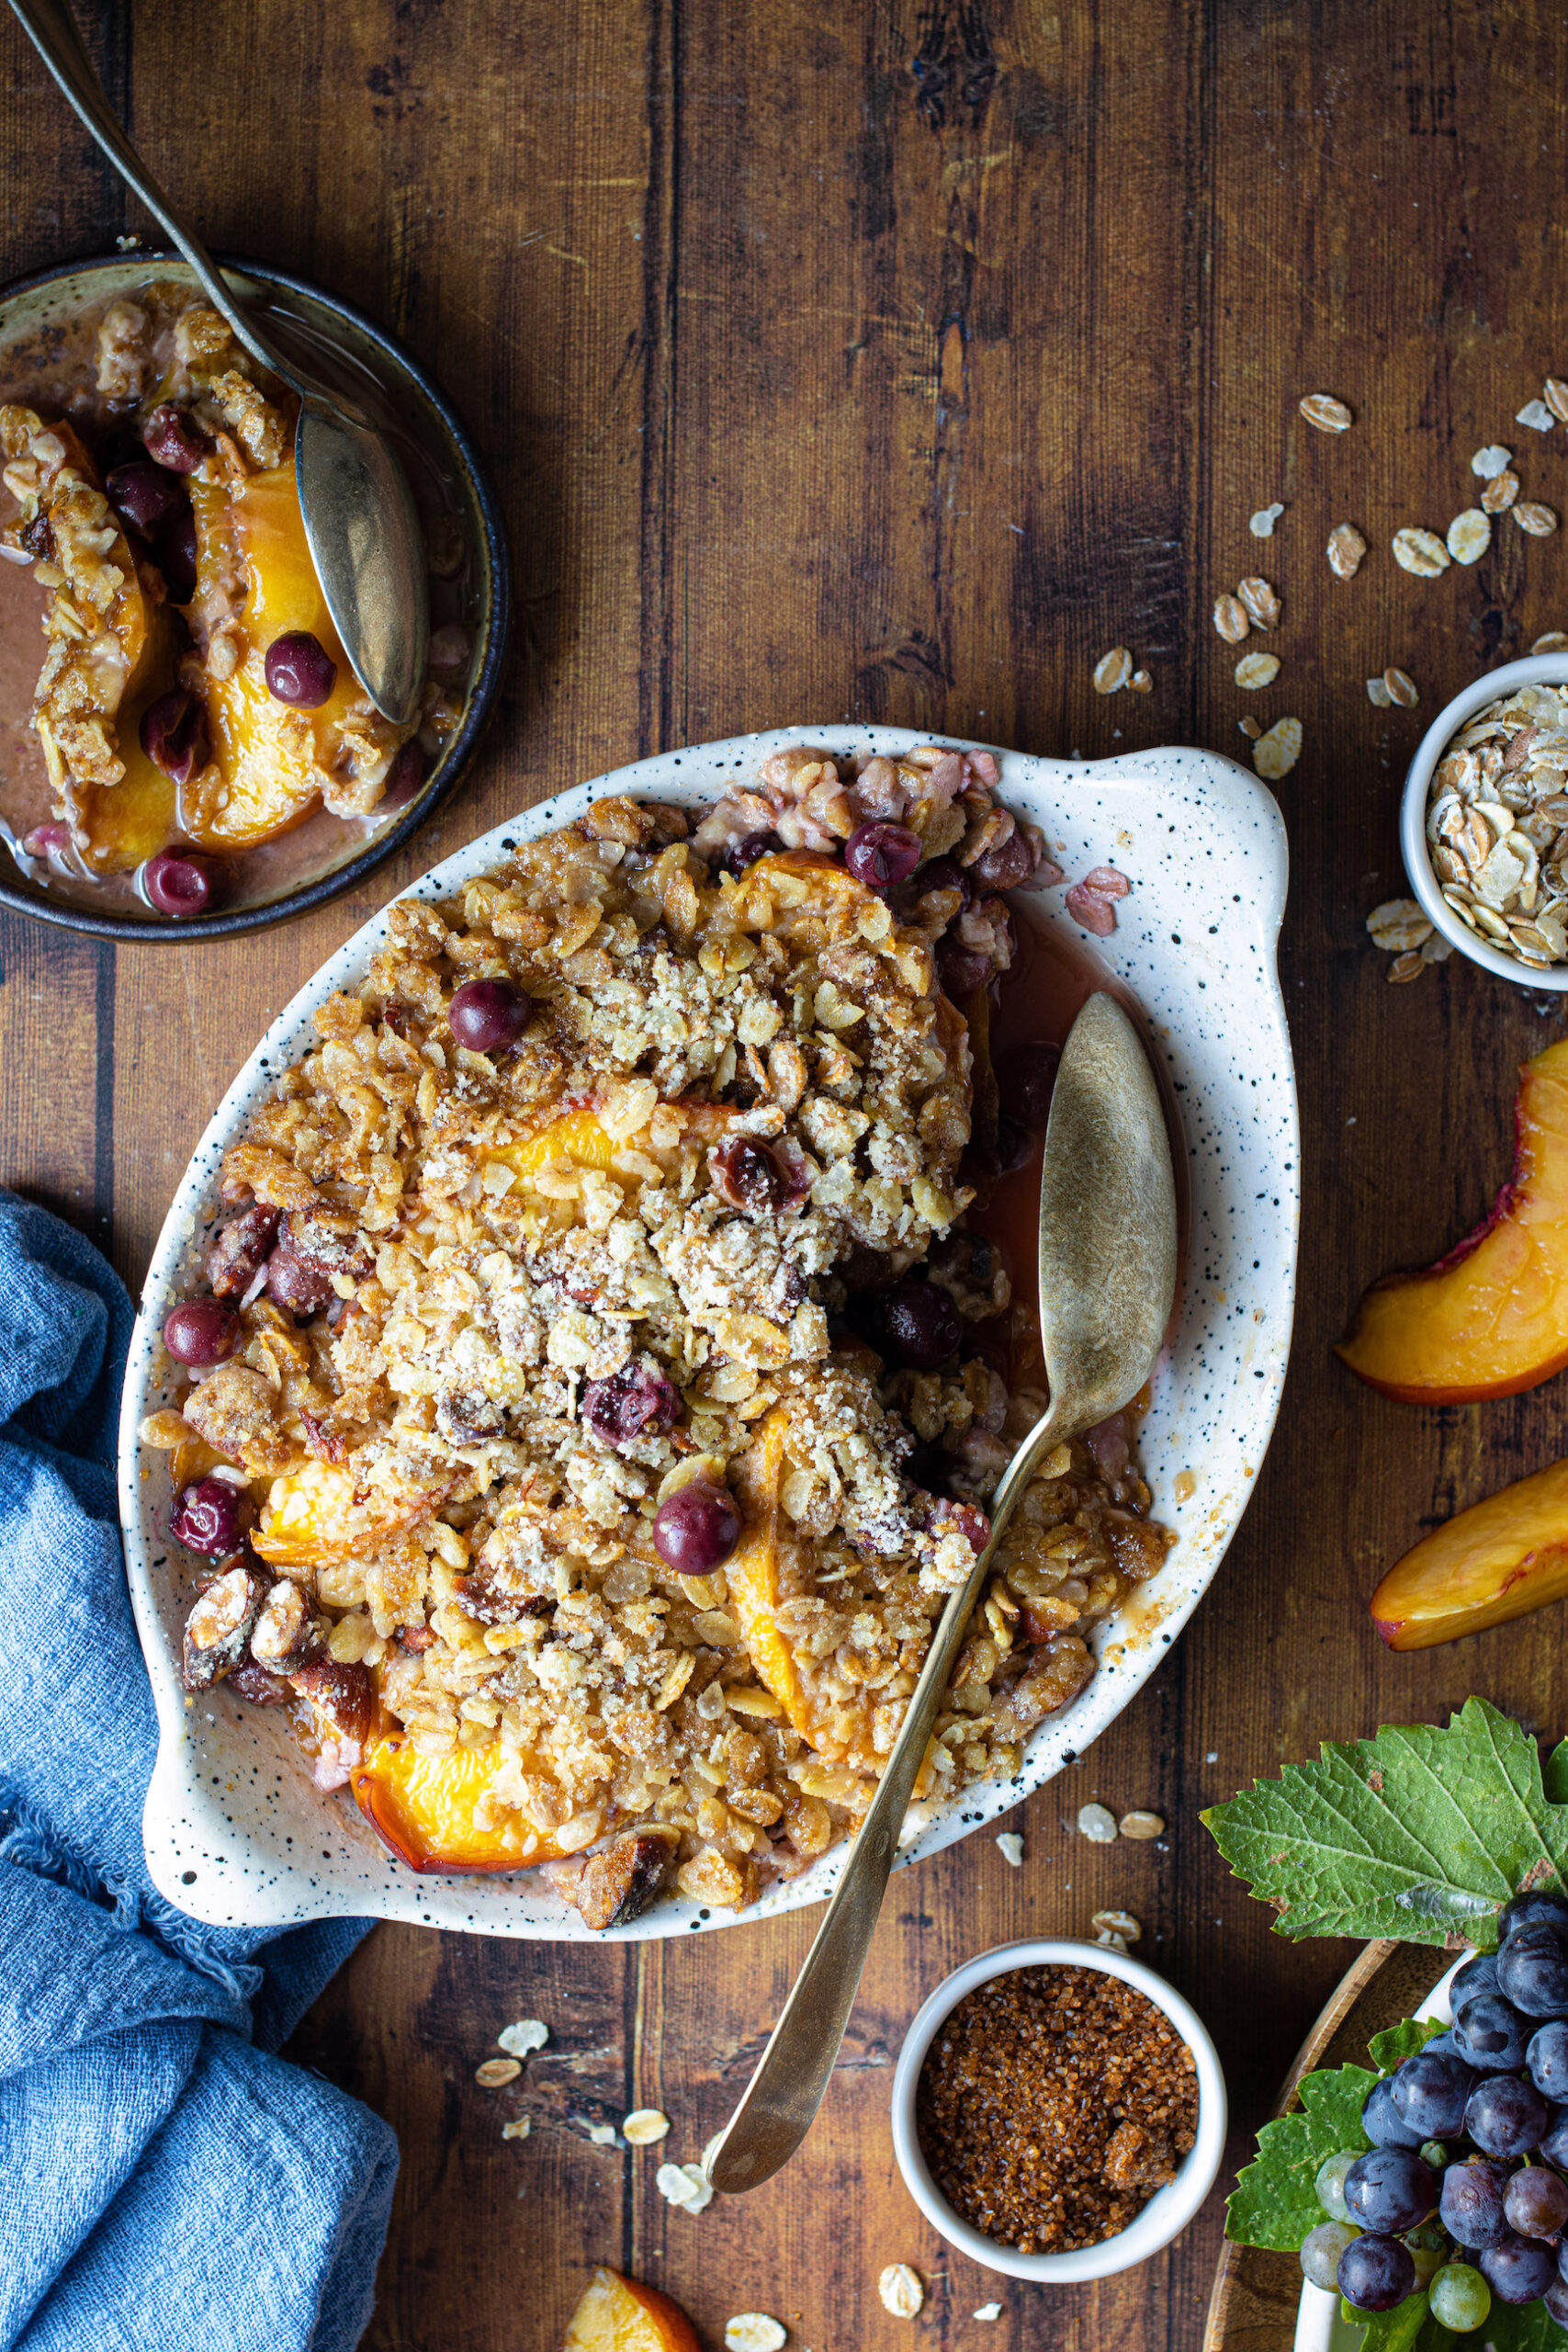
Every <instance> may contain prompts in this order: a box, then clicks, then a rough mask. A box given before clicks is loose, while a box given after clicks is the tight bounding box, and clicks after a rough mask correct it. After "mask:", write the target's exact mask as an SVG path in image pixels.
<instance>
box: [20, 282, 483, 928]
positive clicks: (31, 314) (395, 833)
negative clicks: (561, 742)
mask: <svg viewBox="0 0 1568 2352" xmlns="http://www.w3.org/2000/svg"><path fill="white" fill-rule="evenodd" d="M220 263H221V266H222V268H223V270H224V273H225V275H226V276H227V277H229V278H230V279H231V282H232V284H233V286H234V288H235V290H236V292H238V293H240V294H242V295H244V296H246V297H248V299H249V300H251V301H252V302H253V303H254V305H255V306H256V307H257V308H258V310H262V311H265V315H266V322H267V324H268V326H269V328H271V329H272V331H273V332H274V333H275V334H276V335H277V337H278V339H279V341H280V342H282V343H283V344H284V345H286V346H287V345H288V344H289V343H290V342H292V343H294V344H295V345H297V346H298V348H299V353H300V356H301V357H302V358H303V357H305V356H310V357H311V358H312V359H313V360H315V361H316V363H317V364H318V365H320V364H321V360H322V358H323V356H325V357H326V359H327V361H328V364H329V365H331V366H332V367H333V368H335V369H336V370H337V371H338V372H339V373H340V374H341V376H342V378H343V380H344V383H345V386H351V387H352V388H353V389H355V390H356V391H357V393H358V395H359V397H360V398H361V399H362V400H364V401H366V402H367V405H368V406H371V407H372V408H373V409H378V410H379V413H380V416H381V417H383V418H385V419H386V420H387V421H388V423H389V424H390V425H391V427H392V431H393V434H394V437H395V438H396V439H397V440H398V441H399V442H400V455H401V456H402V458H403V459H404V464H405V468H406V469H407V471H408V473H409V475H410V480H411V483H412V488H413V491H414V494H415V499H416V502H417V503H419V505H420V508H421V514H422V519H424V520H425V521H426V523H427V529H428V527H429V526H430V525H431V524H432V523H433V521H434V520H435V519H436V518H440V519H441V520H442V522H443V523H444V526H445V535H446V537H448V538H449V540H450V542H451V546H452V547H453V548H457V546H458V545H459V544H460V547H461V550H462V552H461V561H460V569H459V571H457V574H456V575H455V578H456V583H457V584H456V586H452V585H448V588H447V590H446V594H448V595H449V596H456V597H458V598H459V599H460V603H461V613H460V618H461V621H462V625H463V626H464V627H465V628H467V629H468V634H469V636H470V637H471V639H472V640H473V656H472V660H471V662H470V664H469V670H468V683H467V685H466V687H465V688H464V690H463V697H462V707H461V716H460V718H459V721H458V724H457V729H455V731H454V732H453V734H452V736H451V737H450V738H449V740H448V741H447V742H446V746H445V747H444V749H443V751H442V753H441V756H440V758H439V759H438V760H437V761H436V762H435V763H434V766H433V768H432V769H431V772H430V774H429V775H428V776H427V777H426V778H425V780H424V783H423V786H421V787H420V790H419V793H418V794H417V796H416V797H415V798H414V799H412V801H410V802H409V804H408V806H407V807H406V808H405V809H402V810H401V811H400V812H391V813H389V815H388V817H387V819H386V820H384V821H383V822H382V823H381V824H380V825H378V826H374V827H373V829H371V828H369V827H367V828H365V829H358V830H356V829H353V828H351V827H349V826H346V825H345V826H344V828H343V829H342V839H341V842H333V844H332V846H331V847H330V848H328V849H327V850H326V852H325V853H324V854H323V857H322V861H321V865H320V866H319V867H316V868H314V869H313V870H311V871H310V872H308V873H306V874H305V875H303V876H295V877H292V878H290V879H289V880H288V881H287V882H285V883H282V884H280V886H279V888H277V890H276V894H275V895H273V896H271V897H267V896H265V895H263V894H261V893H258V895H257V896H256V897H255V898H254V899H241V900H240V902H238V903H231V905H229V906H228V907H227V908H225V909H224V910H222V911H220V912H219V913H216V914H209V915H203V916H200V917H197V918H196V919H194V920H190V921H178V922H176V921H171V920H170V919H169V918H168V917H166V916H164V915H160V914H158V913H157V912H156V911H155V910H153V909H152V908H151V907H149V906H146V905H145V904H144V903H143V902H142V900H141V899H139V898H138V899H135V900H133V901H126V900H123V899H122V900H121V901H119V902H118V903H113V904H109V905H105V906H95V905H93V904H91V903H90V902H89V900H88V897H87V890H88V887H89V886H85V885H84V886H80V888H81V896H80V898H79V899H67V898H65V897H64V896H62V895H57V894H56V893H55V892H54V891H53V890H51V889H46V888H43V887H42V886H41V885H40V884H39V883H37V882H35V881H33V880H32V879H31V877H30V876H28V874H26V873H25V872H24V871H23V870H22V868H21V867H20V866H19V865H17V863H16V862H15V860H14V859H13V858H12V856H11V854H10V852H9V849H8V847H7V845H6V842H4V840H3V839H0V905H5V906H7V907H15V908H16V909H17V910H18V911H19V912H20V913H22V914H29V915H38V916H39V917H41V918H42V920H43V921H44V922H54V923H61V924H62V925H63V926H64V927H65V928H66V929H67V930H70V931H85V932H91V933H95V934H96V936H98V937H99V938H104V939H175V940H189V939H220V938H226V937H228V936H229V935H231V933H235V932H243V931H260V930H264V929H265V928H266V927H267V926H268V925H270V924H273V923H277V922H286V921H287V920H288V917H289V916H291V915H298V914H303V913H304V912H305V911H306V910H307V909H309V908H311V907H319V906H321V905H323V904H324V903H325V901H326V900H327V899H334V898H336V897H337V895H338V893H339V892H340V891H343V890H346V889H348V888H351V887H352V886H353V884H355V882H358V881H360V880H361V879H362V878H363V877H364V876H366V875H367V874H369V873H371V872H372V871H373V870H374V868H375V867H377V866H378V865H381V864H382V863H383V861H384V860H385V859H387V858H389V857H390V856H391V854H392V853H393V852H394V850H398V849H400V848H401V846H402V844H403V843H404V842H406V841H407V840H408V838H409V836H410V835H411V834H412V833H413V832H415V831H417V830H418V828H419V827H420V826H421V825H423V823H424V821H425V820H426V818H427V817H429V816H430V815H431V813H432V811H433V810H434V809H435V808H436V807H437V805H438V804H439V803H440V802H441V801H443V800H445V799H446V797H447V795H448V794H449V793H450V792H451V791H452V789H453V787H454V786H456V784H457V780H458V778H459V776H460V775H462V773H463V770H464V768H465V767H466V766H467V764H468V759H469V756H470V754H471V753H472V752H473V749H474V746H475V744H476V742H477V741H478V740H479V733H480V730H481V729H482V728H483V726H484V723H485V719H486V718H487V717H488V715H489V712H490V709H491V704H492V703H493V702H494V700H495V695H496V690H497V687H498V685H499V684H500V679H501V668H502V659H503V657H504V654H505V650H506V636H507V626H508V620H509V611H508V607H509V602H510V597H509V573H508V563H507V553H506V539H505V535H504V532H503V529H502V519H501V508H500V505H499V503H498V502H497V499H496V496H495V492H494V491H493V490H492V489H491V485H490V483H489V481H487V480H486V478H485V475H484V473H483V471H482V469H481V468H480V466H479V459H478V458H477V457H476V456H475V454H474V450H473V447H472V446H471V444H470V442H469V440H468V435H467V433H466V432H465V431H464V429H463V426H462V424H461V422H460V420H459V419H458V417H457V415H456V413H454V411H453V409H452V407H451V404H450V403H449V401H447V399H446V394H445V393H444V392H443V391H442V390H441V389H440V387H439V386H438V385H437V384H435V383H434V380H433V379H431V378H430V377H429V376H428V375H427V374H426V373H425V371H424V369H423V368H422V367H421V366H420V365H419V362H418V361H417V360H416V359H414V358H412V356H410V354H409V353H408V352H406V351H405V350H404V349H403V347H402V345H400V343H397V342H395V341H394V340H393V338H392V337H391V336H390V335H389V334H387V333H386V332H385V330H384V329H383V328H381V327H378V326H377V325H376V324H375V322H374V321H372V320H370V319H367V317H366V316H365V314H364V312H363V311H357V310H355V307H354V305H353V304H352V303H350V302H344V301H343V300H340V298H339V297H338V296H337V295H335V294H328V293H325V292H323V291H322V290H321V288H320V287H314V286H310V285H308V284H306V283H305V281H304V280H303V279H301V278H298V277H292V276H291V275H290V274H289V273H288V271H287V270H282V269H274V268H272V267H271V266H269V265H267V264H265V263H262V262H252V261H240V260H235V259H233V258H231V257H229V256H227V255H220ZM153 275H155V276H157V277H160V278H164V279H167V278H175V279H180V278H184V279H186V280H187V281H189V280H190V272H189V270H188V268H187V267H186V264H185V262H183V261H182V260H181V259H180V258H179V257H178V255H171V254H165V253H161V252H152V253H144V252H141V251H140V250H136V251H131V252H126V253H117V254H105V255H103V256H101V257H100V258H99V259H97V260H95V261H85V262H64V263H62V264H61V265H60V266H58V267H57V268H54V269H48V270H42V271H40V272H39V274H38V275H37V276H36V277H24V278H19V279H17V281H16V282H15V283H14V284H12V285H10V286H8V287H6V288H3V289H0V378H3V377H4V376H5V375H6V373H7V372H8V368H9V362H10V356H11V355H12V354H13V353H14V352H17V351H18V350H19V348H20V347H21V346H22V345H24V343H28V342H30V341H32V339H34V338H35V337H47V335H48V333H49V330H50V327H51V322H55V321H58V320H60V319H62V317H64V316H74V315H75V314H76V313H78V312H79V311H82V310H83V309H85V308H88V307H90V306H91V305H93V304H95V303H97V302H102V301H107V300H112V298H113V297H114V296H115V295H117V294H130V293H133V292H134V290H135V289H136V288H137V287H139V286H142V285H145V283H146V282H147V280H148V278H149V277H151V276H153ZM435 617H436V616H435V615H434V614H433V616H432V619H433V625H434V619H435Z"/></svg>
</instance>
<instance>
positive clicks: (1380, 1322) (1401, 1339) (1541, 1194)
mask: <svg viewBox="0 0 1568 2352" xmlns="http://www.w3.org/2000/svg"><path fill="white" fill-rule="evenodd" d="M1514 1122H1515V1135H1516V1146H1515V1153H1516V1156H1515V1165H1514V1175H1513V1181H1512V1182H1510V1183H1508V1184H1506V1185H1505V1186H1504V1187H1503V1190H1502V1191H1501V1192H1500V1193H1498V1195H1497V1198H1496V1201H1495V1203H1494V1204H1493V1208H1492V1212H1491V1215H1490V1216H1487V1217H1486V1218H1485V1219H1484V1221H1483V1223H1482V1224H1480V1225H1478V1226H1477V1227H1476V1228H1475V1230H1474V1232H1473V1233H1468V1234H1466V1236H1465V1238H1464V1239H1463V1240H1462V1241H1461V1242H1459V1243H1457V1244H1456V1245H1455V1247H1454V1248H1453V1249H1452V1250H1450V1252H1449V1254H1448V1256H1447V1257H1446V1258H1439V1259H1438V1262H1437V1264H1436V1265H1435V1266H1428V1267H1427V1269H1426V1271H1425V1272H1420V1273H1407V1274H1391V1275H1389V1276H1388V1277H1387V1278H1386V1279H1385V1280H1384V1281H1383V1282H1381V1283H1378V1284H1377V1285H1376V1286H1375V1287H1374V1288H1373V1289H1371V1290H1370V1291H1369V1292H1368V1293H1367V1295H1366V1296H1365V1298H1363V1299H1362V1301H1361V1305H1360V1309H1359V1313H1358V1315H1357V1317H1356V1321H1355V1324H1354V1327H1353V1328H1352V1329H1351V1331H1350V1333H1349V1336H1348V1338H1347V1339H1345V1340H1341V1341H1340V1343H1339V1349H1338V1352H1339V1354H1340V1355H1342V1356H1343V1357H1344V1359H1345V1362H1346V1363H1348V1365H1349V1367H1350V1369H1351V1371H1352V1372H1353V1373H1356V1374H1358V1375H1359V1377H1360V1378H1361V1379H1362V1380H1364V1381H1366V1382H1368V1383H1369V1385H1371V1387H1373V1388H1380V1389H1382V1393H1383V1395H1384V1396H1385V1397H1403V1398H1404V1400H1405V1401H1406V1402H1407V1403H1409V1404H1413V1405H1425V1404H1432V1405H1463V1404H1469V1403H1472V1402H1473V1401H1474V1400H1475V1399H1476V1398H1478V1397H1511V1396H1513V1395H1514V1394H1515V1393H1516V1391H1517V1390H1518V1389H1521V1388H1534V1387H1536V1386H1538V1385H1539V1384H1540V1382H1541V1381H1543V1380H1550V1379H1551V1376H1552V1374H1554V1373H1558V1372H1561V1371H1562V1368H1563V1366H1564V1365H1565V1364H1568V1040H1565V1041H1564V1042H1563V1043H1562V1044H1559V1045H1555V1046H1548V1047H1547V1049H1546V1051H1545V1052H1544V1053H1542V1054H1538V1055H1537V1056H1536V1057H1535V1059H1534V1060H1533V1061H1530V1062H1527V1063H1526V1064H1525V1066H1524V1069H1523V1071H1522V1073H1521V1076H1520V1084H1519V1091H1518V1096H1517V1102H1516V1103H1515V1109H1514ZM1412 1556H1414V1555H1412Z"/></svg>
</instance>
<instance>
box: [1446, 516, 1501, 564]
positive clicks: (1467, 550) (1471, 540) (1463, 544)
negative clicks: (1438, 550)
mask: <svg viewBox="0 0 1568 2352" xmlns="http://www.w3.org/2000/svg"><path fill="white" fill-rule="evenodd" d="M1491 544H1492V518H1491V516H1490V515H1488V514H1486V512H1485V511H1484V509H1483V508H1482V507H1480V506H1467V507H1466V508H1465V509H1464V512H1463V513H1462V514H1461V515H1455V516H1454V519H1453V521H1452V522H1451V523H1450V525H1449V536H1448V550H1449V553H1450V555H1451V556H1452V558H1453V560H1454V561H1455V562H1456V563H1479V562H1480V560H1481V559H1482V557H1483V555H1484V554H1485V552H1486V550H1487V548H1489V547H1490V546H1491Z"/></svg>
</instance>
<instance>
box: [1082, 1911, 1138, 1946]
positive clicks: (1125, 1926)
mask: <svg viewBox="0 0 1568 2352" xmlns="http://www.w3.org/2000/svg"><path fill="white" fill-rule="evenodd" d="M1089 1926H1090V1927H1091V1928H1093V1929H1094V1932H1095V1934H1096V1935H1097V1936H1120V1937H1121V1939H1122V1942H1123V1943H1124V1944H1135V1943H1136V1942H1137V1940H1138V1939H1139V1937H1140V1936H1141V1935H1142V1934H1143V1932H1144V1928H1143V1922H1142V1920H1140V1919H1134V1917H1133V1915H1132V1913H1131V1912H1130V1911H1097V1912H1096V1913H1095V1915H1094V1917H1093V1918H1092V1919H1091V1920H1090V1921H1089Z"/></svg>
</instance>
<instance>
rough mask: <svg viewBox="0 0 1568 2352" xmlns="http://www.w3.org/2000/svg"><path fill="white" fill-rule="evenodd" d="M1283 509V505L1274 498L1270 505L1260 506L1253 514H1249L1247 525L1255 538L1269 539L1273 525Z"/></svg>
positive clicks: (1272, 533)
mask: <svg viewBox="0 0 1568 2352" xmlns="http://www.w3.org/2000/svg"><path fill="white" fill-rule="evenodd" d="M1284 511H1285V509H1284V507H1283V505H1282V504H1281V503H1280V501H1279V500H1278V499H1276V500H1275V502H1274V503H1273V505H1272V506H1260V507H1259V508H1258V512H1257V513H1256V514H1255V515H1248V516H1247V529H1248V530H1249V531H1250V532H1251V533H1252V536H1253V537H1254V538H1255V539H1271V538H1272V537H1273V536H1274V526H1275V524H1276V523H1277V522H1278V521H1279V519H1280V515H1282V514H1283V513H1284Z"/></svg>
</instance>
